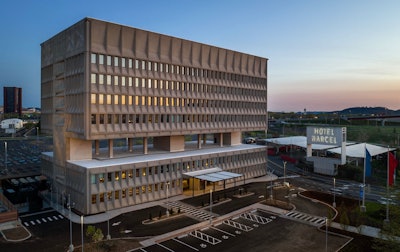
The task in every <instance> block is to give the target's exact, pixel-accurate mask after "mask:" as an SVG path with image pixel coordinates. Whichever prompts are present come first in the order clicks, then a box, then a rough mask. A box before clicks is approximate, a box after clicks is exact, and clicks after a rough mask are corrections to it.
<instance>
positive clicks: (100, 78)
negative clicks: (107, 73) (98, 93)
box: [99, 74, 104, 85]
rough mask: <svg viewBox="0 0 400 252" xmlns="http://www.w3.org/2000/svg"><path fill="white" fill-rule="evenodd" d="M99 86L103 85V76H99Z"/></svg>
mask: <svg viewBox="0 0 400 252" xmlns="http://www.w3.org/2000/svg"><path fill="white" fill-rule="evenodd" d="M99 84H101V85H103V84H104V75H102V74H99Z"/></svg>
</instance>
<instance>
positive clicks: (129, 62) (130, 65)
mask: <svg viewBox="0 0 400 252" xmlns="http://www.w3.org/2000/svg"><path fill="white" fill-rule="evenodd" d="M128 67H129V68H132V59H128Z"/></svg>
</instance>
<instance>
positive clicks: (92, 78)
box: [90, 73, 96, 84]
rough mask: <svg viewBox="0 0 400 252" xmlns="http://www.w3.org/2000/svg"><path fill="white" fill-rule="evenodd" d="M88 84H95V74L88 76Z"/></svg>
mask: <svg viewBox="0 0 400 252" xmlns="http://www.w3.org/2000/svg"><path fill="white" fill-rule="evenodd" d="M90 83H92V84H96V74H93V73H92V74H91V75H90Z"/></svg>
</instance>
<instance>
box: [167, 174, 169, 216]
mask: <svg viewBox="0 0 400 252" xmlns="http://www.w3.org/2000/svg"><path fill="white" fill-rule="evenodd" d="M166 184H167V203H168V193H169V181H168V182H167V183H166ZM166 214H167V217H169V209H168V205H167V212H166Z"/></svg>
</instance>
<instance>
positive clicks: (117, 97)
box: [114, 95, 119, 105]
mask: <svg viewBox="0 0 400 252" xmlns="http://www.w3.org/2000/svg"><path fill="white" fill-rule="evenodd" d="M118 104H119V96H118V95H114V105H118Z"/></svg>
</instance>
